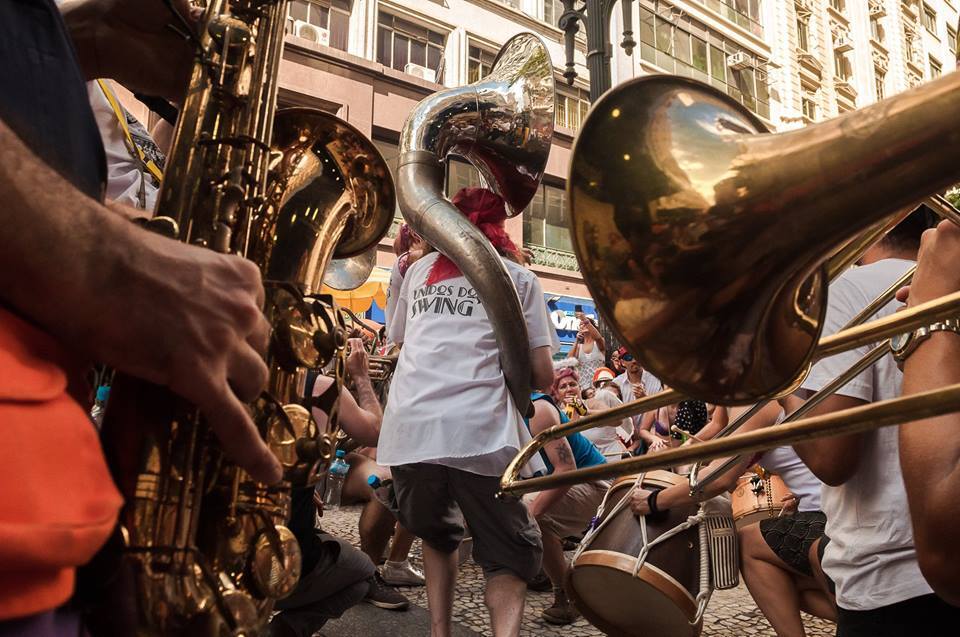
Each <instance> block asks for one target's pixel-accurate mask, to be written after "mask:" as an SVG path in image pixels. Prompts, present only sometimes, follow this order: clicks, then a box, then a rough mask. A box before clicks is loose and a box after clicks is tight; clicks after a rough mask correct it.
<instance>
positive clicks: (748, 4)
mask: <svg viewBox="0 0 960 637" xmlns="http://www.w3.org/2000/svg"><path fill="white" fill-rule="evenodd" d="M774 1H779V0H774ZM701 4H705V5H707V6H708V7H710V8H711V9H713V10H714V11H716V12H717V13H719V14H720V15H722V16H723V17H725V18H726V19H727V20H729V21H730V22H733V23H734V24H736V25H739V26H741V27H743V28H744V29H746V30H747V31H750V32H751V33H753V34H754V35H763V24H762V22H761V20H762V18H763V16H762V8H761V1H760V0H701Z"/></svg>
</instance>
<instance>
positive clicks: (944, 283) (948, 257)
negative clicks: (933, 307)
mask: <svg viewBox="0 0 960 637" xmlns="http://www.w3.org/2000/svg"><path fill="white" fill-rule="evenodd" d="M958 257H960V227H958V226H957V225H956V224H955V223H953V222H952V221H941V222H940V224H939V225H938V226H937V227H936V229H931V230H927V231H926V232H924V233H923V238H922V239H921V241H920V253H919V255H918V257H917V272H916V274H914V275H913V281H912V282H911V283H910V287H909V288H907V289H905V290H901V291H900V292H899V293H898V294H897V298H898V299H900V300H902V301H906V302H907V304H908V305H909V306H910V307H913V306H916V305H920V304H921V303H926V302H927V301H932V300H934V299H936V298H938V297H940V296H944V295H946V294H950V293H952V292H956V291H958V290H960V269H958V268H957V267H956V261H957V258H958ZM901 297H902V298H901Z"/></svg>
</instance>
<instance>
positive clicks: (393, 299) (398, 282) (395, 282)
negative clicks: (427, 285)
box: [383, 257, 403, 341]
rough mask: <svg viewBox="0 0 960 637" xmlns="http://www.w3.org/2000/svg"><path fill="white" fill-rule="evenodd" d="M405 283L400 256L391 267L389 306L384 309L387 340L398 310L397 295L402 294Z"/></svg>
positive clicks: (388, 294) (388, 289)
mask: <svg viewBox="0 0 960 637" xmlns="http://www.w3.org/2000/svg"><path fill="white" fill-rule="evenodd" d="M402 285H403V275H402V274H400V258H399V257H398V258H397V260H396V261H395V262H394V264H393V268H391V269H390V284H389V285H388V286H387V307H386V308H384V310H383V325H384V327H386V328H387V340H388V341H389V340H390V336H389V335H390V327H391V326H392V325H393V315H394V314H396V312H397V297H398V296H400V286H402Z"/></svg>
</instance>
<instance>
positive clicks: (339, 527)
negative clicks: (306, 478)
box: [323, 506, 834, 637]
mask: <svg viewBox="0 0 960 637" xmlns="http://www.w3.org/2000/svg"><path fill="white" fill-rule="evenodd" d="M359 515H360V507H357V506H350V507H343V508H341V509H340V510H339V511H337V512H336V513H333V514H330V513H328V514H327V515H325V516H324V518H323V523H324V528H325V529H326V530H327V531H329V532H332V533H335V534H337V535H340V536H341V537H344V538H349V539H350V540H351V541H352V542H353V543H354V544H355V545H357V546H359V538H358V535H357V521H358V519H359ZM411 559H412V561H413V562H414V563H415V564H417V565H418V566H420V565H421V563H420V541H419V540H417V542H416V543H415V544H414V548H413V552H412V555H411ZM400 590H401V591H402V592H403V593H404V594H405V595H406V596H407V597H408V598H410V601H411V602H412V603H414V604H416V605H417V606H420V607H421V608H426V607H427V592H426V589H425V588H423V587H404V588H401V589H400ZM552 602H553V594H552V593H535V592H530V593H529V594H528V595H527V607H526V612H525V616H524V620H523V629H522V630H521V633H520V634H521V635H525V636H527V635H529V636H534V635H536V636H537V637H540V636H544V637H554V636H556V637H560V636H564V637H587V636H590V637H593V636H599V635H603V633H602V632H600V631H599V630H597V629H596V628H594V627H593V626H591V625H590V624H589V623H587V621H586V620H584V619H580V620H579V621H577V622H576V623H574V624H572V625H569V626H552V625H550V624H547V623H546V622H544V621H543V620H542V619H540V611H542V610H543V609H544V608H547V607H548V606H550V605H551V603H552ZM372 610H375V611H377V612H382V613H391V614H393V615H396V616H397V617H396V621H395V622H394V625H395V626H396V629H397V630H398V631H399V632H393V633H391V634H390V636H389V637H408V636H409V637H422V635H425V634H426V633H425V632H422V631H423V630H424V629H423V628H412V627H411V628H410V629H409V630H407V631H404V629H403V627H404V622H403V619H402V618H401V617H400V615H402V613H395V612H392V611H379V609H372ZM453 618H454V621H455V622H458V623H459V624H461V625H462V626H464V627H467V628H470V629H473V630H475V631H477V632H478V633H479V634H482V635H485V636H488V637H491V636H492V634H493V633H492V632H491V631H490V629H489V626H488V620H487V611H486V608H485V607H484V605H483V576H482V574H481V572H480V569H479V568H478V567H477V566H476V565H475V564H474V563H473V561H472V560H467V562H465V563H464V564H463V566H461V568H460V574H459V577H458V579H457V595H456V597H455V600H454V606H453ZM804 619H805V623H806V627H807V635H808V636H809V637H827V636H832V635H833V634H834V627H833V624H831V623H829V622H825V621H822V620H819V619H816V618H812V617H809V616H805V617H804ZM334 624H335V622H331V623H330V624H328V626H332V625H334ZM418 625H419V624H418ZM324 633H326V629H325V630H324ZM702 635H703V636H704V637H741V636H743V635H751V636H757V637H767V636H769V637H774V632H773V630H772V629H771V628H770V624H768V623H767V620H766V619H765V618H764V617H763V615H762V614H761V613H760V611H759V609H757V606H756V604H754V602H753V599H752V598H751V597H750V594H749V593H748V592H747V589H746V587H745V586H743V584H742V583H741V585H740V586H739V587H738V588H736V589H732V590H728V591H718V592H716V593H714V595H713V597H712V599H711V600H710V605H709V607H708V608H707V612H706V616H705V617H704V623H703V632H702ZM357 637H379V636H378V635H373V634H364V635H362V636H361V635H359V634H358V636H357Z"/></svg>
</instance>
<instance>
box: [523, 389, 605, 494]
mask: <svg viewBox="0 0 960 637" xmlns="http://www.w3.org/2000/svg"><path fill="white" fill-rule="evenodd" d="M530 400H546V401H547V402H549V403H550V404H551V405H553V408H554V409H556V410H557V413H558V414H560V423H561V424H563V423H567V422H570V419H569V418H567V415H566V414H565V413H563V411H561V410H560V409H559V408H558V407H557V405H556V403H554V402H553V398H551V397H550V396H547V395H546V394H541V393H540V392H533V393H532V394H530ZM523 422H525V423H526V425H527V430H529V429H530V419H529V418H524V419H523ZM531 435H532V434H531ZM567 442H568V443H569V444H570V449H572V450H573V460H574V462H576V464H577V469H583V468H584V467H592V466H595V465H598V464H606V462H607V459H606V458H604V457H603V454H602V453H600V450H599V449H597V447H596V446H595V445H594V444H593V443H592V442H590V441H589V440H587V437H586V436H584V435H583V434H582V433H580V432H579V431H578V432H577V433H574V434H570V435H569V436H567ZM540 457H541V458H543V463H544V464H545V465H547V474H548V475H549V474H551V473H553V464H552V463H551V462H550V458H548V457H547V452H546V451H544V450H543V449H541V450H540Z"/></svg>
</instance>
